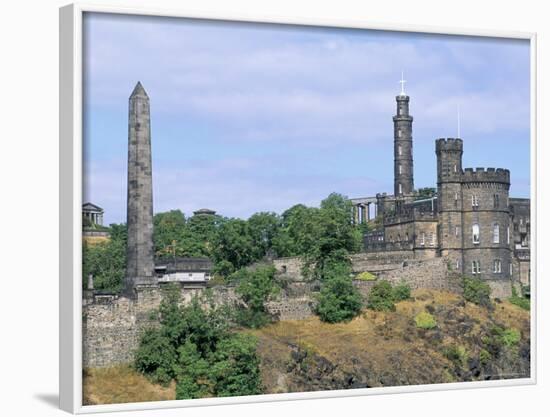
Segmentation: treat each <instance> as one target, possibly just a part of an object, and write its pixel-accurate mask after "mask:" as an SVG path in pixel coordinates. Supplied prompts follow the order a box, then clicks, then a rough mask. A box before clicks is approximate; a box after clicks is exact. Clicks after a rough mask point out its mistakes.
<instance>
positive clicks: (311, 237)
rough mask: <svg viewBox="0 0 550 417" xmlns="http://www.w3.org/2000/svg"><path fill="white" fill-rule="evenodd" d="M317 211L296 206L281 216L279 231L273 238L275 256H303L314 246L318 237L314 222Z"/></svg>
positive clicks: (301, 205) (300, 205)
mask: <svg viewBox="0 0 550 417" xmlns="http://www.w3.org/2000/svg"><path fill="white" fill-rule="evenodd" d="M318 211H319V209H317V208H312V207H306V206H304V205H303V204H297V205H295V206H293V207H291V208H289V209H288V210H286V211H285V212H284V213H283V214H282V216H281V223H280V226H279V229H278V231H277V233H276V235H275V236H274V238H273V248H274V250H275V252H276V254H277V256H280V257H284V256H298V255H304V254H305V253H306V252H307V251H308V250H309V248H310V247H311V246H313V245H314V243H315V239H316V238H317V237H318V236H319V230H318V228H317V223H316V221H315V217H316V216H317V213H318Z"/></svg>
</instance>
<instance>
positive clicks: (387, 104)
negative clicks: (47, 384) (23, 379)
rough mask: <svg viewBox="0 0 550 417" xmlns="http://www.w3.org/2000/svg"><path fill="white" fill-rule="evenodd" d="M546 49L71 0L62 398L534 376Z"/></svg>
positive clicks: (98, 403) (489, 382)
mask: <svg viewBox="0 0 550 417" xmlns="http://www.w3.org/2000/svg"><path fill="white" fill-rule="evenodd" d="M411 23H414V22H411ZM535 57H536V36H535V34H533V33H493V32H486V31H483V30H479V31H465V30H460V29H455V28H430V27H415V26H413V25H411V26H407V27H399V26H392V25H375V24H372V23H369V22H368V21H362V22H361V21H353V22H345V21H344V22H342V21H314V20H311V21H308V20H304V19H295V18H291V17H288V18H272V17H269V16H229V15H223V16H217V15H205V14H204V15H196V14H193V13H185V12H179V11H162V10H155V9H137V8H136V9H130V8H117V7H106V6H101V7H98V6H91V5H82V4H78V5H70V6H66V7H63V8H61V9H60V72H61V73H60V102H61V105H60V106H61V108H60V114H61V116H60V134H61V138H60V141H61V146H60V161H61V162H60V163H61V166H60V178H61V180H60V181H61V184H60V212H61V213H60V219H61V222H60V227H61V230H60V242H61V251H60V253H61V255H60V334H61V336H60V401H61V407H62V408H63V409H65V410H67V411H70V412H74V413H92V412H102V411H114V410H140V409H152V408H168V407H187V406H199V405H219V404H230V403H245V402H259V401H280V400H290V399H306V398H325V397H334V396H339V397H345V396H357V395H372V394H381V393H399V392H413V391H426V390H446V389H461V388H474V387H489V386H509V385H520V384H522V385H524V384H533V383H535V381H536V375H535V369H536V368H535V360H536V354H535V353H536V349H535V347H536V334H535V331H534V329H535V326H534V322H535V317H534V311H535V308H534V306H535V300H536V295H537V294H536V269H535V265H536V263H535V260H536V246H535V243H536V213H535V206H536V204H535V202H536V195H535V193H534V190H535V180H536V178H535V166H534V161H535V158H534V155H535V151H536V131H535V129H534V120H535V114H536V112H535V91H536V79H535V70H534V69H535Z"/></svg>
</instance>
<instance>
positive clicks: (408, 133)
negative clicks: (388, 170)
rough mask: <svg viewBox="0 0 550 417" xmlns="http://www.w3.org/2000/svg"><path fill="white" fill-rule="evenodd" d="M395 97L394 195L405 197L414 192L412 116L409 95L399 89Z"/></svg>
mask: <svg viewBox="0 0 550 417" xmlns="http://www.w3.org/2000/svg"><path fill="white" fill-rule="evenodd" d="M402 82H404V81H403V80H402ZM395 99H396V101H397V114H396V115H395V116H393V138H394V139H393V144H394V150H393V154H394V195H395V196H396V197H399V196H401V197H407V196H412V194H413V192H414V178H413V142H412V122H413V118H412V116H411V115H410V114H409V96H407V95H405V92H404V91H403V90H401V94H400V95H398V96H397V97H396V98H395Z"/></svg>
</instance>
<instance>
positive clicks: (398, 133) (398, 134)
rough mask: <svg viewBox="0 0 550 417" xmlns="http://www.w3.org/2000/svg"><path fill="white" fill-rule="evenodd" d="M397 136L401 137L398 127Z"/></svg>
mask: <svg viewBox="0 0 550 417" xmlns="http://www.w3.org/2000/svg"><path fill="white" fill-rule="evenodd" d="M397 137H398V138H400V137H401V129H398V130H397Z"/></svg>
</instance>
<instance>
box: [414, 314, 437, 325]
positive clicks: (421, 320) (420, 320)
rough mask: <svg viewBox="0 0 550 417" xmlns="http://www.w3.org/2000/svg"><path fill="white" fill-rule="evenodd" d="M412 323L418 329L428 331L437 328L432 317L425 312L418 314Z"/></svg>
mask: <svg viewBox="0 0 550 417" xmlns="http://www.w3.org/2000/svg"><path fill="white" fill-rule="evenodd" d="M414 322H415V323H416V327H418V328H419V329H426V330H429V329H433V328H434V327H436V326H437V322H436V321H435V318H434V316H432V315H431V314H430V313H428V312H427V311H422V312H420V313H418V314H417V315H416V316H415V318H414Z"/></svg>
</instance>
